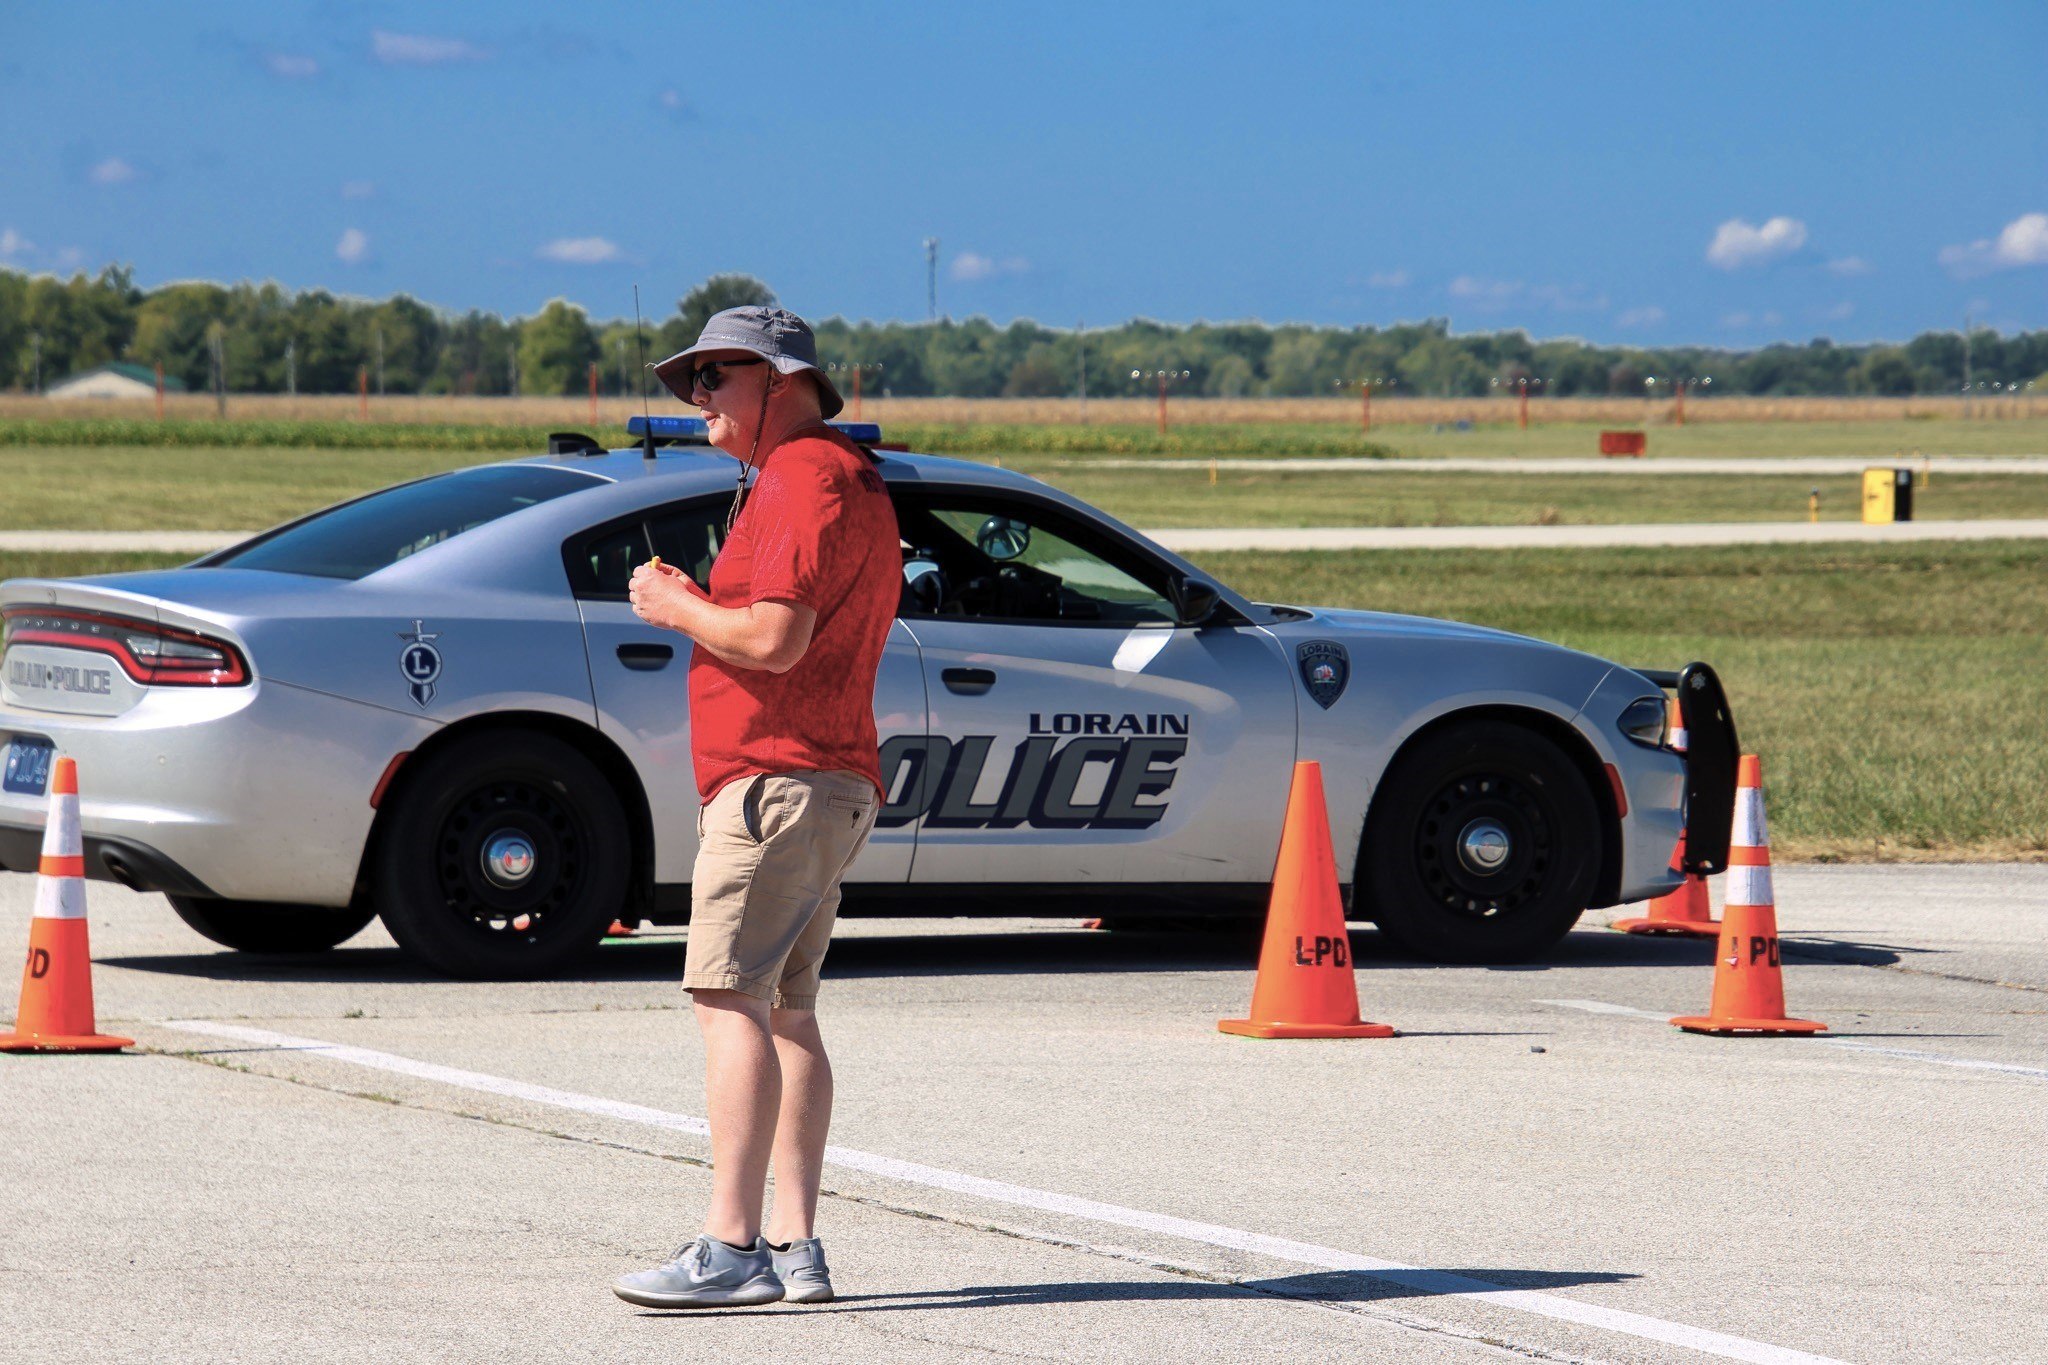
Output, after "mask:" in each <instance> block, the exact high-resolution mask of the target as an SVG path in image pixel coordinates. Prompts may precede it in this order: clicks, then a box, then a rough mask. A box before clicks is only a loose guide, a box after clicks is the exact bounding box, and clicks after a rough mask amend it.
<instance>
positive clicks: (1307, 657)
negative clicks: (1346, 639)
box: [1295, 640, 1351, 711]
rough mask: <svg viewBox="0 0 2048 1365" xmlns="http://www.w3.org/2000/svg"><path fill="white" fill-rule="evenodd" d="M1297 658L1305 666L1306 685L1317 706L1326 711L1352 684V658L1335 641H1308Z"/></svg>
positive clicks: (1304, 678)
mask: <svg viewBox="0 0 2048 1365" xmlns="http://www.w3.org/2000/svg"><path fill="white" fill-rule="evenodd" d="M1295 659H1296V661H1297V662H1298V663H1299V664H1300V666H1301V683H1302V686H1304V687H1306V688H1307V689H1308V694H1309V696H1310V698H1312V699H1313V700H1314V701H1315V704H1316V705H1317V706H1320V707H1322V708H1323V709H1324V710H1325V711H1327V710H1329V709H1330V708H1331V707H1332V706H1334V705H1336V703H1337V698H1339V697H1341V696H1343V695H1344V684H1346V683H1348V682H1350V681H1351V656H1350V655H1348V654H1346V653H1345V652H1344V646H1342V645H1340V644H1338V643H1337V642H1336V641H1335V640H1304V641H1303V642H1302V643H1301V644H1300V645H1299V646H1298V647H1297V648H1296V649H1295Z"/></svg>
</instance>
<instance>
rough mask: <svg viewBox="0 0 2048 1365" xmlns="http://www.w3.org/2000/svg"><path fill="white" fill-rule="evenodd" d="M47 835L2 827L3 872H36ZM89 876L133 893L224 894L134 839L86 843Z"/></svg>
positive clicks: (89, 840) (25, 827)
mask: <svg viewBox="0 0 2048 1365" xmlns="http://www.w3.org/2000/svg"><path fill="white" fill-rule="evenodd" d="M42 848H43V832H42V830H40V829H37V828H34V827H32V826H28V825H0V871H4V872H34V871H35V870H36V868H37V866H38V865H39V864H40V862H41V860H42ZM85 875H86V877H87V878H88V879H89V880H91V881H96V882H118V883H119V884H120V885H122V886H125V887H127V888H128V889H129V890H131V891H161V892H164V893H166V894H168V895H173V896H205V897H214V896H218V895H219V894H220V893H219V892H218V891H215V890H214V889H213V888H211V887H209V886H208V885H207V884H206V883H205V882H202V881H200V880H199V879H198V878H197V877H195V876H193V875H192V874H191V873H190V872H187V871H186V870H185V869H184V868H182V867H180V866H178V864H177V863H176V861H174V860H173V859H171V858H168V857H166V856H164V855H163V854H162V853H160V852H158V851H157V850H156V849H153V848H151V847H150V846H149V845H148V844H143V843H138V842H136V841H135V840H133V839H101V838H95V837H93V836H90V835H88V836H87V837H86V840H85Z"/></svg>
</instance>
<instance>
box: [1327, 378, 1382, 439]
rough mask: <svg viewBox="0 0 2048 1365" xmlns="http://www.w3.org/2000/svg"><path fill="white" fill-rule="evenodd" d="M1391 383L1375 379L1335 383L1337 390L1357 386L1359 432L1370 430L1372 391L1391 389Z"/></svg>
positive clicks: (1345, 380)
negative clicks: (1351, 385)
mask: <svg viewBox="0 0 2048 1365" xmlns="http://www.w3.org/2000/svg"><path fill="white" fill-rule="evenodd" d="M1393 383H1394V381H1393V380H1391V379H1380V378H1377V377H1375V378H1372V379H1340V380H1338V381H1337V388H1338V389H1339V390H1342V389H1344V388H1345V387H1346V386H1347V385H1350V384H1356V385H1358V429H1359V430H1360V431H1368V432H1369V431H1371V430H1372V391H1373V390H1374V389H1377V388H1388V387H1392V385H1393Z"/></svg>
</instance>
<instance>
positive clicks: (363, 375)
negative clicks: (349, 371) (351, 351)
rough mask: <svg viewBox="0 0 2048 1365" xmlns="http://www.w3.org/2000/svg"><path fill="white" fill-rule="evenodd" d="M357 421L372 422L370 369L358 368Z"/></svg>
mask: <svg viewBox="0 0 2048 1365" xmlns="http://www.w3.org/2000/svg"><path fill="white" fill-rule="evenodd" d="M356 419H357V420H358V421H362V422H367V421H369V420H370V367H369V366H368V365H358V366H356Z"/></svg>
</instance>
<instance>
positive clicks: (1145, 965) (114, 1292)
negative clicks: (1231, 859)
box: [0, 865, 2048, 1362]
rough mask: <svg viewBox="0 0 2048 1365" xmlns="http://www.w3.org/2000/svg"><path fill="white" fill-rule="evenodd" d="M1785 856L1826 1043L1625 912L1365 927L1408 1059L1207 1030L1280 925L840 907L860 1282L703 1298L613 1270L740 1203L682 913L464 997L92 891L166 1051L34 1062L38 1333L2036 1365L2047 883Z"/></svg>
mask: <svg viewBox="0 0 2048 1365" xmlns="http://www.w3.org/2000/svg"><path fill="white" fill-rule="evenodd" d="M1777 880H1778V898H1779V909H1780V920H1781V926H1782V928H1783V930H1784V933H1785V936H1786V971H1787V977H1786V988H1787V993H1788V997H1789V1004H1790V1007H1791V1012H1792V1013H1794V1014H1798V1015H1803V1016H1805V1017H1809V1018H1817V1019H1820V1020H1822V1021H1825V1022H1827V1023H1828V1024H1829V1025H1830V1026H1831V1030H1830V1033H1829V1034H1827V1035H1823V1036H1822V1037H1820V1038H1814V1039H1734V1040H1730V1039H1718V1038H1708V1037H1699V1036H1695V1035H1690V1034H1685V1033H1681V1032H1679V1031H1677V1030H1675V1029H1673V1028H1671V1027H1670V1026H1669V1025H1668V1024H1667V1023H1665V1022H1664V1018H1665V1016H1667V1015H1670V1014H1673V1013H1679V1012H1687V1013H1690V1012H1694V1011H1697V1010H1699V1009H1701V1008H1703V1007H1704V1006H1705V1004H1706V1002H1707V996H1708V991H1709V988H1710V981H1711V970H1712V969H1711V966H1710V959H1711V957H1712V946H1711V945H1710V944H1709V943H1707V942H1704V941H1686V940H1645V939H1637V938H1630V937H1627V936H1624V935H1619V934H1615V933H1613V932H1611V931H1608V930H1606V929H1605V928H1604V927H1602V926H1603V925H1604V923H1605V921H1606V920H1608V919H1610V918H1612V917H1614V914H1615V913H1616V912H1606V911H1603V912H1598V913H1597V914H1595V915H1592V916H1589V917H1588V919H1587V921H1586V922H1584V923H1583V924H1582V927H1581V928H1580V930H1579V931H1577V932H1575V933H1574V934H1573V935H1572V936H1571V937H1570V938H1569V939H1568V940H1567V942H1566V943H1565V944H1564V945H1563V946H1562V947H1561V948H1560V949H1559V950H1558V951H1557V952H1555V953H1554V954H1552V955H1551V956H1550V957H1548V958H1547V959H1545V960H1544V961H1541V962H1538V963H1533V964H1528V965H1526V966H1521V967H1514V968H1498V969H1488V968H1447V967H1438V966H1429V965H1424V964H1419V963H1415V962H1412V961H1408V960H1404V959H1401V958H1399V957H1397V956H1395V955H1393V954H1392V953H1391V952H1390V951H1389V949H1388V948H1387V947H1386V946H1385V945H1384V944H1382V943H1381V941H1380V940H1379V938H1378V936H1377V935H1376V934H1375V933H1373V932H1372V931H1371V930H1370V929H1365V928H1360V929H1358V930H1357V931H1356V932H1355V933H1354V935H1353V938H1354V945H1355V950H1356V954H1357V958H1358V977H1357V979H1358V985H1359V991H1360V995H1361V998H1362V1001H1363V1005H1364V1012H1365V1014H1366V1016H1367V1017H1368V1018H1373V1019H1380V1020H1384V1021H1386V1022H1389V1023H1393V1024H1395V1025H1396V1026H1397V1027H1398V1028H1399V1029H1400V1030H1401V1036H1399V1037H1397V1038H1394V1039H1391V1040H1386V1041H1353V1042H1291V1043H1290V1042H1259V1041H1253V1040H1248V1039H1241V1038H1234V1037H1229V1036H1225V1035H1222V1034H1219V1033H1218V1032H1217V1031H1216V1029H1215V1021H1216V1019H1217V1018H1219V1017H1223V1016H1228V1015H1236V1014H1240V1013H1241V1012H1242V1010H1243V1007H1244V1005H1245V1004H1246V1002H1247V1001H1248V999H1249V996H1250V991H1251V987H1252V971H1251V967H1252V961H1253V954H1254V952H1255V946H1254V940H1253V937H1252V935H1251V934H1249V933H1244V934H1237V935H1195V934H1191V933H1187V932H1123V931H1119V932H1110V933H1104V932H1092V931H1084V930H1081V929H1080V928H1078V927H1077V922H1076V921H1074V920H1071V919H1065V920H1062V919H1044V920H1031V921H1004V920H989V919H971V918H968V919H959V920H924V921H920V920H869V921H854V922H849V923H847V924H845V925H843V926H842V935H841V938H840V941H839V942H837V943H836V944H835V947H834V949H833V954H832V957H831V959H830V960H829V962H828V965H827V980H826V986H825V994H824V1002H823V1008H822V1011H821V1019H822V1021H823V1023H824V1026H825V1029H826V1032H827V1037H828V1039H829V1041H830V1043H831V1046H832V1049H833V1055H834V1060H835V1065H836V1069H837V1072H838V1079H839V1092H840V1101H839V1108H838V1113H837V1116H836V1120H835V1128H834V1133H833V1140H834V1143H835V1144H836V1145H835V1149H834V1152H833V1153H832V1160H831V1165H830V1166H829V1168H828V1171H827V1178H826V1185H827V1187H828V1190H829V1191H830V1193H829V1194H828V1195H827V1197H826V1199H825V1200H824V1205H823V1208H822V1210H821V1227H820V1232H821V1234H822V1235H823V1236H824V1237H825V1239H826V1245H827V1247H828V1250H829V1253H830V1255H831V1259H832V1262H833V1265H834V1269H835V1275H836V1278H837V1280H838V1284H839V1288H840V1291H841V1294H842V1296H843V1297H842V1298H841V1299H840V1300H839V1301H838V1302H836V1303H833V1304H828V1305H820V1306H816V1307H808V1308H800V1307H791V1306H781V1305H778V1306H775V1307H771V1308H764V1309H756V1310H744V1311H733V1312H729V1313H713V1314H696V1315H685V1314H660V1313H651V1312H647V1311H645V1310H640V1309H636V1308H633V1307H631V1306H629V1305H626V1304H624V1303H621V1302H619V1301H618V1300H616V1299H615V1298H613V1297H612V1295H611V1294H610V1292H609V1289H608V1285H609V1282H610V1280H611V1278H612V1277H613V1276H615V1275H617V1274H619V1273H621V1272H622V1271H624V1270H628V1269H635V1268H639V1267H641V1266H644V1265H647V1264H650V1263H652V1262H654V1261H656V1260H658V1259H660V1258H661V1257H663V1256H665V1255H666V1254H667V1253H669V1252H670V1251H672V1250H673V1249H674V1248H675V1247H676V1246H677V1245H678V1244H679V1243H681V1242H683V1241H685V1240H687V1238H688V1237H689V1236H691V1235H692V1234H693V1233H694V1232H695V1231H696V1219H697V1217H698V1216H699V1214H700V1212H701V1209H702V1206H703V1200H704V1198H705V1194H706V1191H707V1189H708V1183H709V1182H708V1173H707V1171H706V1166H705V1163H706V1158H707V1146H706V1143H705V1141H704V1138H703V1136H702V1132H703V1129H702V1124H701V1120H699V1119H698V1118H697V1117H696V1116H697V1115H700V1114H701V1113H702V1089H701V1087H702V1069H701V1052H700V1050H699V1048H698V1045H697V1042H696V1039H695V1031H694V1027H693V1025H692V1023H691V1019H690V1016H689V1013H688V1011H687V1008H686V1007H685V1002H684V998H683V996H682V993H681V992H680V990H679V989H678V988H677V986H676V984H675V982H676V978H677V975H678V973H679V969H680V960H681V942H682V940H681V936H680V935H679V934H673V933H663V934H654V935H647V936H643V937H642V938H640V939H638V940H635V941H630V942H615V943H611V944H608V945H607V946H606V948H605V949H604V950H603V952H602V953H601V954H600V955H599V957H598V958H597V959H596V961H595V962H594V963H593V964H592V965H591V967H590V968H589V969H588V970H586V971H584V972H582V973H580V974H579V975H578V976H577V977H576V978H575V979H573V980H567V981H557V982H542V983H460V982H449V981H442V980H438V979H435V978H433V977H430V976H427V975H425V974H423V973H421V972H419V971H417V970H416V969H414V968H413V967H412V966H411V965H410V964H409V963H408V962H407V961H406V960H405V959H404V958H403V957H401V956H400V955H399V954H398V953H397V951H396V950H395V949H394V948H393V947H392V946H391V944H390V941H389V939H388V938H386V937H385V936H384V935H383V934H382V932H381V930H380V929H378V928H377V927H376V926H374V925H373V926H372V927H371V928H370V929H368V930H366V931H365V932H364V933H362V934H361V935H359V936H357V938H356V939H354V940H352V941H351V942H350V943H348V944H346V945H344V946H343V947H341V948H340V949H338V950H336V951H334V952H332V953H328V954H323V955H320V956H317V957H312V958H303V959H291V958H283V957H263V956H254V955H246V954H236V953H230V952H226V951H223V950H218V949H216V948H215V947H214V946H213V945H211V944H208V943H206V942H205V941H203V940H201V939H200V938H198V937H197V936H196V935H194V934H192V933H190V932H189V931H188V930H186V929H185V928H184V927H183V925H182V924H180V923H179V922H178V921H177V920H176V919H175V917H174V916H173V915H172V914H171V912H170V910H169V908H168V906H167V905H166V903H165V902H164V901H163V900H162V899H161V898H159V897H154V896H141V895H136V894H133V893H129V892H125V891H122V890H120V889H118V888H114V887H109V886H106V885H102V884H98V883H95V884H93V885H92V887H91V889H90V907H91V915H92V933H93V946H94V949H95V956H96V959H97V962H98V967H97V972H96V982H95V984H96V988H97V991H98V1000H99V1013H100V1021H101V1024H102V1025H103V1026H104V1027H110V1028H118V1029H119V1031H122V1032H125V1033H128V1034H130V1035H132V1036H134V1037H135V1038H137V1039H138V1040H139V1042H140V1043H141V1044H142V1047H141V1048H140V1049H138V1051H137V1052H136V1053H133V1054H131V1055H127V1056H118V1057H72V1056H44V1057H0V1097H4V1100H5V1103H4V1105H0V1178H4V1179H5V1181H6V1183H7V1186H8V1189H9V1200H8V1203H9V1213H8V1217H7V1220H6V1225H7V1237H6V1238H5V1240H4V1242H0V1326H4V1327H5V1328H6V1329H7V1330H5V1331H4V1332H0V1359H5V1360H14V1359H20V1360H31V1359H33V1360H49V1359H58V1358H62V1359H93V1360H136V1361H142V1360H148V1361H152V1362H160V1361H183V1360H195V1361H196V1360H208V1361H215V1360H252V1361H253V1360H276V1359H285V1358H319V1359H331V1360H357V1359H361V1360H378V1361H391V1360H429V1359H431V1360H437V1361H440V1360H454V1361H466V1360H478V1361H492V1362H496V1361H502V1360H504V1359H507V1358H519V1359H526V1358H533V1359H564V1360H629V1359H631V1360H640V1359H647V1358H650V1357H653V1356H656V1355H660V1356H663V1357H666V1358H673V1359H679V1360H713V1359H716V1360H721V1361H723V1360H730V1359H733V1358H735V1356H736V1355H738V1354H740V1353H754V1354H758V1355H762V1356H769V1355H773V1356H775V1357H780V1358H790V1359H807V1360H817V1361H842V1360H843V1361H854V1360H858V1361H862V1362H872V1361H875V1360H889V1361H896V1360H916V1361H923V1360H932V1361H951V1360H967V1359H980V1358H1006V1359H1015V1358H1022V1359H1043V1360H1080V1359H1116V1360H1132V1361H1151V1360H1158V1361H1198V1360H1199V1361H1206V1360H1218V1361H1222V1360H1230V1361H1237V1360H1246V1359H1276V1360H1286V1361H1290V1362H1292V1361H1325V1360H1327V1361H1340V1360H1421V1361H1435V1360H1486V1359H1493V1360H1498V1359H1503V1358H1512V1359H1525V1360H1526V1359H1562V1360H1601V1361H1681V1360H1705V1359H1738V1360H1755V1361H1774V1362H1790V1361H1801V1360H1813V1359H1834V1360H1854V1361H1902V1362H1903V1361H1922V1360H1927V1359H1932V1358H1939V1359H1943V1360H1982V1361H2016V1360H2038V1359H2048V1315H2044V1314H2043V1312H2042V1304H2043V1293H2044V1288H2048V1234H2044V1231H2043V1229H2044V1225H2048V1219H2044V1215H2048V1193H2044V1189H2043V1185H2042V1182H2041V1181H2040V1179H2039V1164H2040V1154H2041V1152H2042V1151H2043V1150H2044V1148H2048V948H2044V946H2043V945H2044V941H2048V866H2041V865H2032V866H2011V865H2007V866H1953V867H1882V868H1876V867H1855V866H1851V867H1790V868H1780V869H1779V872H1778V879H1777ZM32 885H33V883H32V881H31V879H29V878H27V877H21V876H14V875H0V945H4V944H6V943H16V944H19V943H24V942H25V941H26V935H27V917H28V911H29V904H30V897H31V892H32ZM963 908H971V907H963ZM4 989H6V990H10V991H11V989H12V983H11V982H9V983H7V985H6V986H5V987H4ZM5 1003H11V997H10V1002H0V1008H5Z"/></svg>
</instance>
